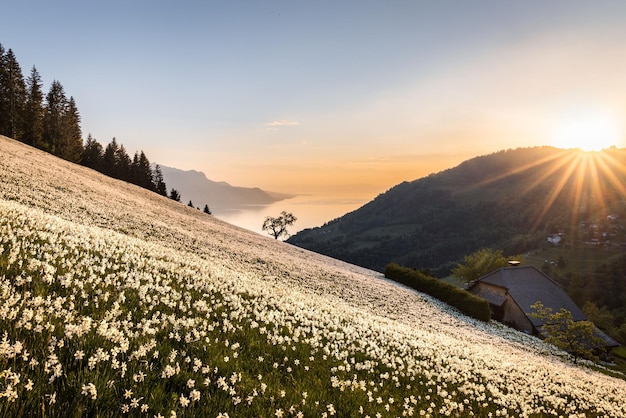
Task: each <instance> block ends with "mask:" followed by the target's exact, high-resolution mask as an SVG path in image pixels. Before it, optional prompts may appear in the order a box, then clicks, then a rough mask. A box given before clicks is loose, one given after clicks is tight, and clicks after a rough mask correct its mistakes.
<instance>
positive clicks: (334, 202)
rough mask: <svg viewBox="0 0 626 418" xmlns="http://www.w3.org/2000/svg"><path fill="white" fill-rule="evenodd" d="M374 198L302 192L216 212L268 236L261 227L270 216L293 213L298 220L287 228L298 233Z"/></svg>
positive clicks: (228, 220) (225, 219)
mask: <svg viewBox="0 0 626 418" xmlns="http://www.w3.org/2000/svg"><path fill="white" fill-rule="evenodd" d="M370 200H372V199H371V198H363V197H346V196H337V195H334V196H332V195H331V196H321V195H302V196H296V197H293V198H290V199H285V200H281V201H278V202H275V203H272V204H270V205H249V206H245V207H242V208H237V209H232V210H227V211H216V212H214V213H213V215H214V216H215V217H216V218H218V219H221V220H223V221H226V222H228V223H231V224H233V225H237V226H240V227H242V228H246V229H249V230H250V231H253V232H257V233H259V234H263V235H267V232H265V231H263V230H262V229H261V227H262V226H263V221H264V220H265V217H266V216H273V217H277V216H279V215H280V213H281V212H282V211H286V212H291V213H293V215H294V216H295V217H296V218H297V221H296V222H295V224H294V225H293V226H291V227H290V228H287V230H288V231H289V233H290V234H292V235H294V234H295V233H296V232H299V231H302V230H303V229H306V228H313V227H316V226H322V225H323V224H325V223H326V222H328V221H331V220H333V219H336V218H339V217H341V216H343V215H345V214H346V213H348V212H352V211H353V210H356V209H358V208H360V207H361V206H363V205H364V204H365V203H367V202H369V201H370Z"/></svg>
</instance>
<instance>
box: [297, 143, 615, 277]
mask: <svg viewBox="0 0 626 418" xmlns="http://www.w3.org/2000/svg"><path fill="white" fill-rule="evenodd" d="M624 167H626V150H623V149H615V148H613V149H609V150H605V151H603V152H601V153H583V152H580V151H577V150H567V151H564V150H560V149H556V148H551V147H536V148H522V149H515V150H507V151H501V152H497V153H494V154H491V155H485V156H481V157H477V158H474V159H471V160H468V161H466V162H464V163H462V164H460V165H459V166H457V167H455V168H452V169H449V170H446V171H442V172H440V173H436V174H432V175H430V176H428V177H425V178H422V179H419V180H415V181H412V182H404V183H402V184H399V185H397V186H395V187H393V188H392V189H390V190H389V191H387V192H386V193H384V194H381V195H379V196H378V197H377V198H376V199H374V200H373V201H371V202H369V203H368V204H366V205H365V206H363V207H361V208H360V209H358V210H356V211H354V212H352V213H349V214H347V215H345V216H343V217H341V218H338V219H336V220H333V221H331V222H329V223H327V224H326V225H324V226H322V227H319V228H314V229H308V230H305V231H302V232H300V233H298V234H296V235H295V236H293V237H291V238H290V239H289V240H288V242H290V243H292V244H295V245H298V246H301V247H304V248H307V249H311V250H313V251H316V252H320V253H322V254H327V255H330V256H332V257H336V258H339V259H342V260H346V261H349V262H352V263H355V264H358V265H361V266H365V267H368V268H373V269H375V270H378V271H382V270H383V269H384V267H385V266H386V265H387V264H388V263H391V262H394V263H398V264H401V265H405V266H410V267H415V268H418V269H428V270H429V271H430V272H431V273H432V274H435V275H438V276H440V277H442V276H446V275H448V274H449V272H450V270H451V268H452V267H453V266H454V265H456V263H457V262H459V261H460V260H462V258H463V256H465V255H468V254H470V253H472V252H474V251H476V250H478V249H480V248H484V247H492V248H498V249H502V250H503V251H504V253H505V254H519V253H525V252H528V251H532V250H535V249H538V248H541V247H542V246H544V245H547V237H548V235H549V234H560V235H559V236H560V237H562V238H563V244H568V245H570V246H583V245H585V243H587V244H590V245H601V244H603V245H606V246H609V245H610V246H614V247H616V246H617V247H616V248H620V247H618V246H619V245H622V243H624V242H626V238H625V236H624V229H623V224H622V222H623V219H624V218H625V217H626V216H625V215H626V206H625V205H624V202H625V199H626V192H625V189H624V186H623V184H625V183H626V182H625V180H626V171H625V170H624ZM589 225H595V226H596V229H593V230H592V229H591V228H590V227H589ZM598 228H600V229H598ZM599 231H603V232H600V233H599ZM598 233H599V236H596V235H598ZM605 233H606V234H608V235H605ZM606 241H609V242H606Z"/></svg>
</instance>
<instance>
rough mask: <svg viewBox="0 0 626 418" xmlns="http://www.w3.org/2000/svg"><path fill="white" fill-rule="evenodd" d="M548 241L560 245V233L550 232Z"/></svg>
mask: <svg viewBox="0 0 626 418" xmlns="http://www.w3.org/2000/svg"><path fill="white" fill-rule="evenodd" d="M548 242H549V243H550V244H552V245H559V243H560V242H561V236H560V235H559V234H550V235H548Z"/></svg>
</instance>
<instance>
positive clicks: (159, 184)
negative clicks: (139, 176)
mask: <svg viewBox="0 0 626 418" xmlns="http://www.w3.org/2000/svg"><path fill="white" fill-rule="evenodd" d="M152 182H153V185H154V191H156V192H157V193H158V194H160V195H162V196H167V187H166V185H165V181H164V180H163V172H162V171H161V167H160V166H159V165H158V164H157V165H156V166H154V173H153V176H152Z"/></svg>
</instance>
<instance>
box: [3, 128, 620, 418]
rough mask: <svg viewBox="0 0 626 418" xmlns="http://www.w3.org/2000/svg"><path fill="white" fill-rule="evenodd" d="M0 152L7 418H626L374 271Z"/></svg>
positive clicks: (87, 173)
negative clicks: (575, 416) (84, 417)
mask: <svg viewBox="0 0 626 418" xmlns="http://www.w3.org/2000/svg"><path fill="white" fill-rule="evenodd" d="M0 155H1V156H2V158H1V159H0V191H1V192H0V231H1V232H2V235H1V240H2V241H0V244H1V245H2V246H1V247H0V254H1V257H0V278H1V279H2V280H1V281H0V282H1V283H0V290H1V291H0V298H1V300H0V302H1V303H0V306H2V307H3V309H2V310H0V316H1V318H0V319H1V321H0V338H2V341H0V395H1V397H0V416H15V415H20V414H21V415H24V414H26V413H32V414H39V415H45V416H65V415H68V414H69V415H75V416H79V415H81V414H92V415H103V416H106V415H119V414H120V413H128V414H131V415H137V416H153V415H157V416H158V414H162V415H164V416H169V415H171V413H172V411H174V412H176V413H177V414H179V416H180V415H189V414H191V415H201V416H220V415H221V416H226V415H224V414H229V415H228V416H231V417H232V416H298V414H302V415H305V416H323V415H324V414H327V415H329V416H332V415H334V414H337V415H341V416H361V415H364V416H376V415H377V414H380V415H382V416H401V415H411V414H415V415H420V412H421V413H424V414H426V415H434V416H436V415H439V414H442V415H444V414H448V413H449V414H452V415H467V414H469V413H470V412H472V413H474V414H475V415H480V416H486V415H487V414H489V413H496V412H499V413H501V414H504V415H537V416H538V415H543V414H569V413H572V412H581V413H587V414H590V415H596V414H600V415H602V414H607V415H609V416H624V415H626V409H625V408H626V407H625V406H624V405H623V399H625V398H626V384H625V383H624V381H621V380H616V379H612V378H609V377H606V376H603V375H600V374H597V373H594V372H590V371H589V370H587V369H584V368H579V367H576V366H574V365H572V364H571V363H569V362H568V361H567V360H566V358H564V357H561V355H560V354H558V353H555V352H553V351H552V349H551V348H550V347H547V346H544V345H543V344H541V343H539V342H538V341H536V340H535V339H533V338H530V337H527V336H524V335H522V334H519V333H516V332H513V331H511V330H508V329H506V328H504V327H501V326H498V325H496V324H487V325H485V324H480V323H476V322H474V321H471V320H469V319H467V318H465V317H463V316H461V315H458V314H457V313H455V312H454V311H451V310H449V309H447V308H446V307H444V306H441V305H440V304H438V303H436V302H434V301H432V300H430V299H429V298H428V297H426V296H423V295H420V294H416V293H415V292H412V291H410V290H408V289H405V288H402V287H400V286H396V285H394V284H392V283H389V282H387V281H385V280H384V279H383V278H381V277H380V275H379V274H378V273H374V272H372V271H369V270H366V269H362V268H359V267H356V266H353V265H349V264H345V263H342V262H339V261H337V260H333V259H330V258H326V257H323V256H321V255H318V254H314V253H311V252H308V251H305V250H302V249H299V248H297V247H293V246H290V245H288V244H284V243H281V242H277V241H275V240H272V239H269V238H267V237H263V236H260V235H257V234H254V233H251V232H248V231H245V230H243V229H239V228H236V227H234V226H231V225H228V224H226V223H224V222H220V221H219V220H217V219H215V218H213V217H210V216H206V215H204V214H203V213H201V212H200V211H197V210H194V209H191V208H188V207H186V206H185V205H182V204H179V203H175V202H173V201H171V200H168V199H165V198H162V197H160V196H157V195H155V194H152V193H149V192H147V191H145V190H141V189H139V188H136V187H134V186H131V185H128V184H124V183H121V182H118V181H115V180H112V179H109V178H106V177H104V176H101V175H99V174H98V173H95V172H93V171H91V170H88V169H85V168H82V167H78V166H75V165H72V164H69V163H67V162H64V161H60V160H58V159H56V158H53V157H51V156H49V155H46V154H44V153H41V152H39V151H37V150H34V149H32V148H28V147H26V146H24V145H21V144H18V143H16V142H14V141H11V140H7V139H4V138H0ZM37 296H40V297H39V298H37ZM83 355H84V356H83ZM33 359H35V360H36V361H35V362H33ZM18 375H19V376H18ZM142 408H143V409H145V412H142ZM361 411H362V413H361Z"/></svg>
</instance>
